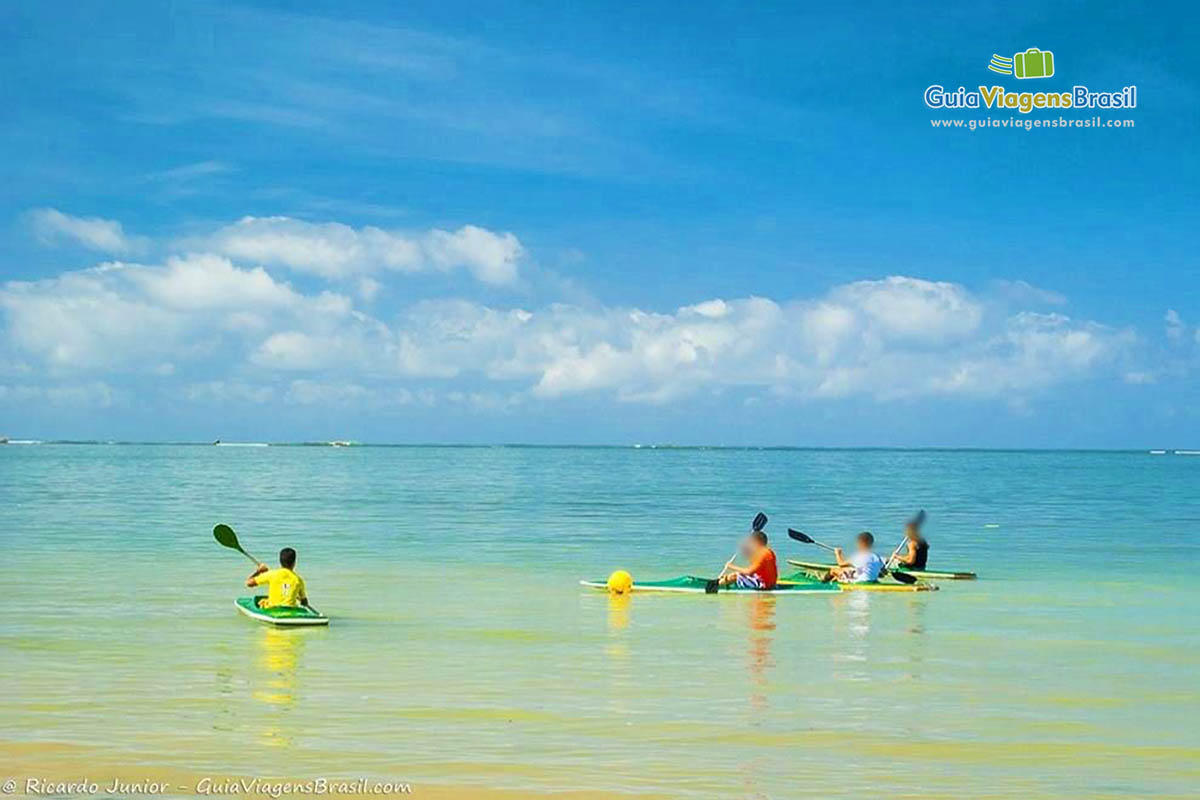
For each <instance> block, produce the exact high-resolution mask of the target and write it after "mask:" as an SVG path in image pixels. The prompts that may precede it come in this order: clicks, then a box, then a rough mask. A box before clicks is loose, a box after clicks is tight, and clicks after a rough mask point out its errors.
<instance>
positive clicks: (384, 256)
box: [192, 217, 525, 285]
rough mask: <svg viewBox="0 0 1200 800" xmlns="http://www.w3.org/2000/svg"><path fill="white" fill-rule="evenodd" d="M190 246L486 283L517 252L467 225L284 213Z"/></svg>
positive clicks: (332, 269)
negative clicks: (372, 222) (453, 275)
mask: <svg viewBox="0 0 1200 800" xmlns="http://www.w3.org/2000/svg"><path fill="white" fill-rule="evenodd" d="M192 244H194V245H202V246H203V247H204V248H206V249H211V250H215V251H217V252H219V253H222V254H224V255H226V256H229V257H230V258H233V259H235V260H240V261H249V262H252V263H255V264H263V265H266V266H268V267H270V266H280V267H286V268H288V269H292V270H296V271H297V272H306V273H311V274H314V275H319V276H321V277H323V278H326V279H330V280H342V279H346V278H350V277H355V276H361V275H369V274H376V273H380V272H385V271H394V272H408V273H414V272H425V271H440V272H450V271H452V270H455V269H465V270H467V271H468V272H470V273H471V274H472V275H474V276H475V278H477V279H478V280H480V281H482V282H484V283H487V284H491V285H504V284H510V283H512V282H514V281H515V280H516V279H517V276H518V268H519V263H520V261H521V259H522V258H523V257H524V253H525V250H524V248H523V247H522V246H521V243H520V241H519V240H518V239H517V237H516V236H514V235H513V234H511V233H494V232H492V231H489V230H487V229H485V228H480V227H476V226H474V225H464V226H462V227H461V228H459V229H458V230H456V231H444V230H438V229H434V230H430V231H427V232H424V233H402V232H397V231H385V230H383V229H381V228H375V227H371V226H367V227H364V228H357V229H356V228H352V227H350V226H348V225H343V224H341V223H338V222H326V223H313V222H305V221H303V220H298V219H291V218H289V217H244V218H242V219H241V220H239V221H237V222H236V223H234V224H232V225H227V226H225V227H223V228H221V229H220V230H218V231H217V232H215V233H214V234H212V235H211V236H208V237H206V238H204V239H203V240H201V241H200V242H193V243H192Z"/></svg>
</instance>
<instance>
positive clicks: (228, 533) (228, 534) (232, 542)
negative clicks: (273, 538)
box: [213, 522, 262, 564]
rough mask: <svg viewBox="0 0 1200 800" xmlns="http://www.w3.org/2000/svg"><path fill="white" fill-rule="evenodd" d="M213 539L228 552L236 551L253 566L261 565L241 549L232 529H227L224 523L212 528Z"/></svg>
mask: <svg viewBox="0 0 1200 800" xmlns="http://www.w3.org/2000/svg"><path fill="white" fill-rule="evenodd" d="M213 538H214V539H216V540H217V542H218V543H220V544H223V545H225V546H226V547H228V548H229V549H230V550H237V551H238V552H239V553H241V554H242V555H244V556H245V557H246V558H248V559H250V560H251V561H253V562H254V563H255V564H261V563H262V562H261V561H259V560H258V559H257V558H255V557H254V556H252V555H250V554H249V553H247V552H246V551H245V550H243V549H242V546H241V545H240V544H238V538H237V534H236V533H234V532H233V528H231V527H229V526H228V525H226V524H225V523H223V522H222V523H221V524H220V525H218V526H216V527H215V528H213Z"/></svg>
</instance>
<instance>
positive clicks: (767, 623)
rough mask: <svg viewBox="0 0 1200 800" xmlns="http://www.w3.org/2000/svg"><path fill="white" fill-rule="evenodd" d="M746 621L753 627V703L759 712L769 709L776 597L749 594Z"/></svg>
mask: <svg viewBox="0 0 1200 800" xmlns="http://www.w3.org/2000/svg"><path fill="white" fill-rule="evenodd" d="M748 609H749V610H748V619H747V623H748V626H749V629H750V641H749V646H748V647H747V648H746V652H747V654H748V657H749V671H750V685H751V686H752V687H753V689H752V690H751V693H750V706H751V708H753V709H754V710H755V711H756V712H759V711H763V712H765V711H766V710H767V706H768V701H767V684H768V674H767V673H768V670H769V669H770V668H771V667H773V666H774V665H775V662H774V660H773V659H772V657H771V644H772V642H773V641H774V638H775V634H774V631H775V598H774V597H771V596H770V595H757V596H755V597H752V598H750V603H749V606H748Z"/></svg>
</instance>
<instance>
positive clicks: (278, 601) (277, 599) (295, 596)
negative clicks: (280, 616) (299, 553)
mask: <svg viewBox="0 0 1200 800" xmlns="http://www.w3.org/2000/svg"><path fill="white" fill-rule="evenodd" d="M295 566H296V551H295V550H293V549H292V548H290V547H285V548H283V549H282V550H280V551H279V569H271V568H269V567H268V566H267V565H266V564H259V565H258V569H256V570H254V572H253V573H252V574H251V575H250V577H249V578H247V579H246V585H247V586H249V587H250V588H252V589H253V588H254V587H255V586H262V585H263V584H264V583H265V584H267V596H266V597H264V598H263V599H262V600H259V601H258V607H259V608H273V607H274V606H307V605H308V592H307V590H306V589H305V587H304V579H303V578H301V577H300V576H299V575H297V574H296V573H295V572H294V571H293V568H294V567H295Z"/></svg>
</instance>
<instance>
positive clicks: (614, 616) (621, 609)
mask: <svg viewBox="0 0 1200 800" xmlns="http://www.w3.org/2000/svg"><path fill="white" fill-rule="evenodd" d="M632 600H633V595H631V594H612V593H609V595H608V629H609V630H610V631H613V632H614V633H615V632H617V631H623V630H625V628H627V627H629V603H630V602H631V601H632Z"/></svg>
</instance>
